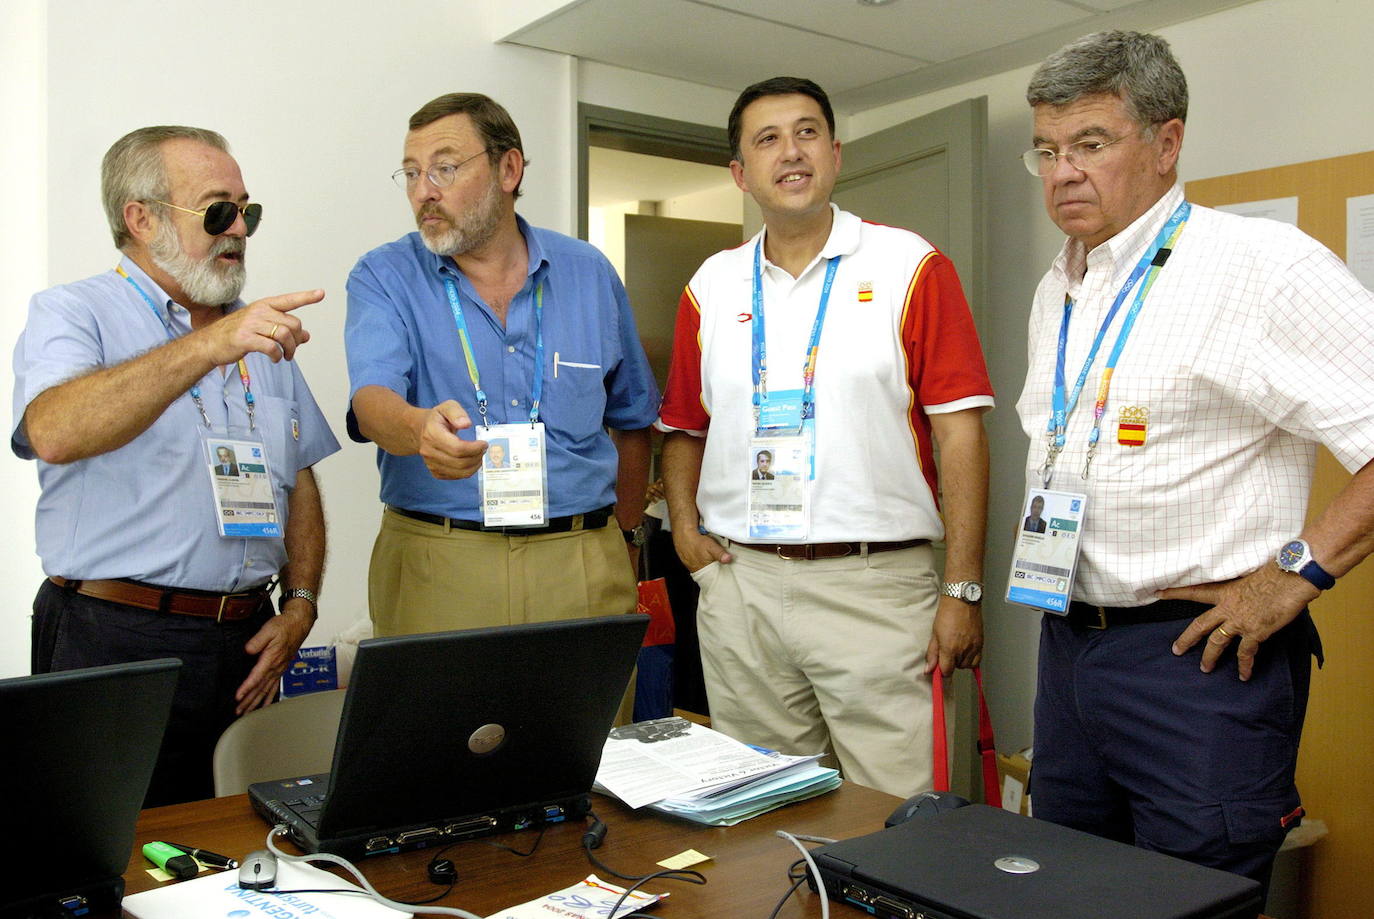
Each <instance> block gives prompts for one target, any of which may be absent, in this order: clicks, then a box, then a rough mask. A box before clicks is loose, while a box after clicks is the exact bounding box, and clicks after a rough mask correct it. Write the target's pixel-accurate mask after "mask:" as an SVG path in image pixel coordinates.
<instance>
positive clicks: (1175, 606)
mask: <svg viewBox="0 0 1374 919" xmlns="http://www.w3.org/2000/svg"><path fill="white" fill-rule="evenodd" d="M1209 609H1211V607H1210V606H1209V605H1208V604H1206V603H1197V602H1195V601H1193V600H1156V601H1155V602H1153V603H1147V604H1146V605H1144V606H1093V605H1092V604H1091V603H1080V602H1079V601H1077V600H1075V601H1074V602H1072V603H1070V604H1069V614H1068V615H1067V616H1065V617H1064V618H1065V619H1066V620H1067V621H1068V622H1069V624H1070V625H1076V626H1078V627H1079V628H1084V629H1108V628H1114V627H1116V626H1119V625H1141V624H1143V623H1146V622H1172V621H1174V620H1176V619H1195V618H1197V617H1198V616H1200V615H1202V614H1203V613H1204V612H1206V611H1207V610H1209Z"/></svg>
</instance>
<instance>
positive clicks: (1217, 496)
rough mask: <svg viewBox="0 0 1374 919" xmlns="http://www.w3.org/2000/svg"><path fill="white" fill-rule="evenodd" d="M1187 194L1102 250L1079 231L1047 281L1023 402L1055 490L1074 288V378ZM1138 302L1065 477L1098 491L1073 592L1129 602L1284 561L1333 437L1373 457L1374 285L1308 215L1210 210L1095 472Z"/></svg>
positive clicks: (1134, 366) (1165, 275)
mask: <svg viewBox="0 0 1374 919" xmlns="http://www.w3.org/2000/svg"><path fill="white" fill-rule="evenodd" d="M1182 200H1183V192H1182V190H1181V189H1180V188H1178V187H1177V186H1176V187H1175V188H1173V189H1172V190H1171V191H1170V192H1169V193H1168V194H1166V195H1165V196H1164V197H1163V198H1161V199H1160V200H1159V201H1158V202H1157V203H1156V204H1155V205H1154V206H1153V207H1152V208H1151V209H1150V210H1149V211H1147V212H1146V213H1145V214H1143V215H1142V216H1141V217H1140V218H1139V219H1138V220H1136V221H1135V222H1134V223H1133V224H1131V225H1130V226H1129V227H1127V228H1126V229H1125V230H1123V231H1122V232H1121V233H1119V234H1118V235H1117V236H1115V237H1113V238H1112V239H1110V240H1108V241H1107V242H1105V243H1103V244H1101V245H1100V246H1098V247H1096V248H1095V249H1093V250H1092V251H1091V252H1088V253H1086V258H1085V254H1084V249H1083V246H1082V245H1081V244H1080V243H1077V242H1075V241H1073V240H1070V241H1068V242H1067V243H1066V244H1065V246H1064V249H1063V251H1062V252H1061V253H1060V255H1059V257H1058V258H1057V259H1056V260H1055V262H1054V265H1053V267H1052V268H1051V269H1050V271H1049V272H1048V273H1047V274H1046V275H1045V277H1044V279H1043V280H1042V281H1041V282H1040V286H1039V288H1038V290H1037V291H1036V294H1035V304H1034V307H1033V309H1032V312H1031V319H1030V332H1029V337H1028V341H1027V345H1028V348H1029V352H1030V367H1029V371H1028V374H1027V377H1026V387H1025V390H1024V391H1023V392H1022V393H1021V398H1020V400H1019V401H1018V402H1017V406H1016V407H1017V411H1018V413H1019V414H1020V416H1021V424H1022V427H1023V428H1024V430H1025V432H1026V434H1027V435H1028V436H1029V437H1030V439H1031V447H1030V451H1029V454H1028V456H1027V458H1026V481H1027V483H1028V484H1029V485H1031V486H1033V487H1040V484H1041V478H1040V475H1039V473H1038V469H1039V467H1040V466H1041V464H1042V463H1043V462H1044V460H1045V454H1046V438H1045V430H1046V425H1047V423H1048V421H1049V416H1050V403H1051V393H1052V390H1053V385H1054V368H1055V352H1056V348H1057V344H1058V338H1059V329H1060V323H1061V319H1062V317H1063V312H1064V295H1065V293H1066V292H1067V293H1068V294H1069V295H1070V296H1071V297H1073V298H1074V308H1073V315H1072V319H1071V321H1070V324H1069V334H1068V342H1067V353H1066V359H1065V377H1066V379H1067V386H1068V388H1070V389H1071V388H1072V387H1073V383H1074V380H1075V379H1076V378H1077V376H1078V374H1079V372H1080V370H1081V368H1082V367H1083V362H1084V360H1085V358H1086V357H1087V353H1088V351H1089V348H1090V346H1091V343H1092V339H1093V337H1094V336H1095V335H1096V333H1097V331H1098V329H1099V327H1100V326H1101V323H1102V320H1103V318H1104V317H1105V315H1106V313H1107V310H1108V308H1109V307H1110V305H1111V303H1112V300H1113V299H1114V298H1115V297H1116V295H1117V292H1118V290H1120V288H1121V286H1122V284H1123V283H1124V282H1125V280H1126V278H1127V276H1128V275H1129V274H1130V271H1131V269H1132V268H1134V267H1135V265H1136V263H1137V262H1138V261H1139V260H1140V258H1141V256H1142V254H1143V253H1144V252H1145V251H1146V249H1147V248H1148V247H1149V245H1150V243H1151V242H1152V241H1153V240H1154V238H1155V236H1156V235H1157V234H1158V232H1159V230H1160V228H1161V227H1162V226H1163V225H1164V223H1165V222H1166V221H1167V220H1168V218H1169V216H1170V215H1171V214H1172V213H1173V212H1174V210H1175V208H1177V207H1178V205H1179V203H1180V202H1181V201H1182ZM1131 296H1132V297H1133V296H1134V294H1132V295H1131ZM1130 303H1131V299H1130V298H1129V297H1128V299H1127V300H1126V302H1125V303H1124V304H1123V306H1122V307H1121V309H1120V311H1119V312H1118V315H1117V316H1116V318H1115V320H1114V321H1113V324H1112V326H1111V328H1109V329H1108V331H1107V334H1106V336H1105V338H1104V340H1103V343H1102V346H1101V349H1100V350H1099V353H1098V357H1097V360H1096V362H1095V364H1094V366H1093V368H1092V372H1091V373H1090V374H1089V376H1088V380H1087V383H1086V385H1085V386H1084V388H1083V396H1082V398H1081V399H1080V400H1079V404H1078V408H1077V410H1076V411H1075V412H1074V413H1073V415H1072V416H1070V418H1069V421H1068V429H1067V432H1066V436H1067V442H1066V444H1065V446H1064V452H1063V453H1062V454H1061V455H1060V457H1059V460H1058V463H1057V465H1056V472H1055V478H1054V483H1053V485H1052V487H1053V488H1055V489H1057V490H1061V491H1081V492H1086V494H1087V495H1088V505H1087V519H1086V524H1085V531H1084V532H1085V535H1084V538H1083V542H1082V550H1081V552H1082V554H1081V556H1080V561H1079V568H1078V579H1077V582H1076V585H1075V589H1074V594H1073V598H1074V599H1075V600H1083V601H1086V602H1088V603H1095V604H1102V605H1114V606H1138V605H1142V604H1145V603H1149V602H1152V601H1153V600H1154V599H1156V598H1155V593H1156V592H1157V591H1159V590H1162V589H1165V588H1168V587H1181V586H1186V585H1190V584H1198V583H1204V582H1211V581H1218V580H1225V579H1228V578H1233V577H1237V576H1239V575H1242V574H1245V573H1247V572H1249V571H1252V570H1254V569H1255V568H1257V567H1259V566H1260V565H1262V564H1264V563H1265V562H1266V561H1267V560H1269V559H1272V558H1273V556H1274V553H1275V552H1276V551H1277V550H1278V548H1279V547H1280V546H1281V545H1282V544H1283V543H1284V542H1286V541H1287V540H1289V539H1291V538H1292V537H1293V536H1295V535H1296V534H1297V533H1298V532H1299V531H1300V530H1301V529H1302V525H1303V519H1304V515H1305V513H1306V509H1307V498H1308V492H1309V490H1310V485H1311V478H1312V469H1313V465H1314V462H1315V458H1316V444H1317V443H1321V444H1324V445H1325V446H1326V447H1327V448H1328V449H1330V450H1331V452H1332V453H1333V454H1334V455H1335V456H1336V458H1337V459H1338V460H1339V461H1340V462H1341V463H1342V464H1343V465H1344V466H1345V467H1346V468H1347V469H1349V470H1351V471H1355V470H1358V469H1359V468H1360V467H1362V466H1363V465H1364V464H1365V463H1366V462H1368V461H1369V460H1370V458H1371V457H1374V294H1371V293H1370V292H1369V291H1367V290H1365V289H1364V287H1362V286H1361V285H1360V283H1359V281H1357V280H1356V279H1355V277H1354V276H1353V275H1352V274H1351V273H1350V272H1349V270H1347V269H1346V267H1345V265H1344V264H1342V262H1341V261H1340V260H1339V259H1338V258H1336V256H1335V255H1333V254H1332V253H1331V252H1330V251H1328V250H1327V249H1326V248H1324V247H1323V246H1322V245H1321V244H1320V243H1318V242H1316V241H1315V240H1313V239H1312V238H1310V237H1308V236H1306V235H1305V234H1303V233H1302V232H1301V231H1299V230H1298V229H1296V228H1295V227H1292V226H1289V225H1288V224H1283V223H1278V222H1275V221H1272V220H1261V219H1255V218H1246V217H1238V216H1235V215H1233V214H1226V213H1222V212H1219V211H1214V210H1211V209H1209V208H1205V207H1199V206H1197V205H1193V206H1192V214H1191V216H1190V218H1189V220H1188V222H1187V225H1186V226H1185V227H1184V229H1183V233H1182V235H1181V236H1180V237H1179V239H1178V242H1177V244H1176V245H1175V248H1174V252H1173V255H1172V256H1171V257H1170V258H1169V261H1168V263H1167V264H1166V265H1165V266H1164V268H1163V269H1162V270H1161V271H1160V274H1159V277H1158V279H1157V280H1156V282H1155V285H1154V287H1153V288H1152V289H1151V291H1150V293H1149V296H1148V298H1147V299H1146V301H1145V304H1144V307H1143V309H1142V310H1141V312H1140V315H1139V318H1138V319H1137V320H1136V323H1135V328H1134V330H1133V331H1132V332H1131V334H1130V337H1129V339H1128V340H1127V344H1126V347H1125V350H1124V351H1123V353H1122V355H1121V358H1120V361H1119V363H1118V364H1117V368H1116V371H1115V373H1114V375H1113V377H1112V384H1111V391H1110V395H1109V401H1108V403H1107V408H1106V413H1105V415H1104V416H1103V420H1102V435H1101V440H1100V441H1099V443H1098V446H1097V451H1096V455H1095V457H1094V459H1093V461H1092V465H1091V468H1090V471H1089V475H1088V477H1087V479H1084V478H1083V477H1082V471H1083V467H1084V460H1085V457H1086V452H1087V443H1088V436H1089V431H1090V429H1091V427H1092V414H1093V401H1094V399H1095V396H1096V392H1097V385H1098V381H1099V380H1100V378H1101V374H1102V367H1103V365H1104V364H1105V363H1106V358H1107V355H1108V354H1109V353H1110V351H1111V348H1112V345H1113V344H1114V343H1115V341H1116V335H1117V330H1118V329H1119V327H1120V324H1121V321H1122V319H1123V318H1124V316H1125V314H1126V313H1127V311H1128V309H1129V306H1130ZM1123 423H1124V424H1125V425H1126V427H1125V428H1124V429H1123V428H1122V425H1123ZM1142 424H1143V428H1144V430H1143V442H1141V443H1137V441H1140V440H1141V439H1142V432H1141V430H1140V428H1141V425H1142Z"/></svg>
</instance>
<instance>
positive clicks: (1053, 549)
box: [1007, 488, 1088, 616]
mask: <svg viewBox="0 0 1374 919" xmlns="http://www.w3.org/2000/svg"><path fill="white" fill-rule="evenodd" d="M1087 506H1088V496H1087V495H1082V494H1077V493H1074V492H1067V491H1049V490H1046V489H1040V488H1032V489H1030V490H1029V491H1027V492H1026V500H1025V503H1024V504H1023V505H1022V509H1021V513H1022V517H1021V521H1020V523H1019V524H1018V526H1017V528H1016V545H1015V547H1014V548H1013V550H1012V555H1011V577H1010V579H1009V582H1008V584H1007V601H1008V602H1009V603H1017V604H1020V605H1021V606H1029V607H1031V608H1033V609H1038V610H1042V611H1044V612H1047V613H1054V614H1055V615H1057V616H1063V615H1065V614H1066V613H1067V612H1068V611H1069V599H1070V597H1071V596H1072V595H1073V580H1074V576H1075V575H1076V574H1077V572H1078V550H1079V548H1080V547H1081V545H1082V539H1083V522H1084V517H1085V513H1086V511H1087Z"/></svg>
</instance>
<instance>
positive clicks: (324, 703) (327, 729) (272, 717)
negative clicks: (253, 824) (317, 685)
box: [214, 689, 347, 798]
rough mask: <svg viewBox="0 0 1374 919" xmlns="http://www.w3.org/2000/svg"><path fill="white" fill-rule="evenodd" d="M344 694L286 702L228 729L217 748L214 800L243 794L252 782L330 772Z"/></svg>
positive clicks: (341, 691)
mask: <svg viewBox="0 0 1374 919" xmlns="http://www.w3.org/2000/svg"><path fill="white" fill-rule="evenodd" d="M346 692H347V690H344V689H335V690H331V691H329V692H312V693H307V694H306V695H303V696H298V697H296V698H294V699H283V700H281V701H280V702H275V703H273V704H271V705H268V706H266V707H264V708H260V709H258V710H257V711H253V712H249V713H248V714H246V715H244V716H243V717H242V718H239V719H238V720H237V721H235V722H234V723H233V724H231V725H229V727H228V728H226V729H225V731H224V733H223V734H221V735H220V738H219V742H218V743H216V744H215V756H214V773H215V796H216V797H219V798H223V797H225V796H226V795H237V794H242V793H243V792H245V791H247V790H248V786H249V785H250V784H252V783H253V782H270V781H273V780H275V779H284V778H288V777H290V776H295V775H312V774H314V773H317V772H328V771H329V769H330V766H332V765H333V762H334V740H335V738H336V737H337V736H338V733H339V718H340V717H341V716H342V714H343V702H344V694H345V693H346Z"/></svg>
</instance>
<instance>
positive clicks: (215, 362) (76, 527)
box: [10, 126, 339, 806]
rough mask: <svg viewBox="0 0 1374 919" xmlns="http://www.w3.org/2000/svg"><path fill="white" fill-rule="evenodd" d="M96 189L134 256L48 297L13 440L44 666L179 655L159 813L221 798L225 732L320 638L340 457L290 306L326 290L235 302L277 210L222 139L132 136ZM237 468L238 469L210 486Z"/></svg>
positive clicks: (31, 344)
mask: <svg viewBox="0 0 1374 919" xmlns="http://www.w3.org/2000/svg"><path fill="white" fill-rule="evenodd" d="M101 193H102V197H103V200H104V204H105V214H106V218H107V219H108V221H109V224H110V231H111V233H112V234H113V236H114V241H115V245H116V246H117V247H118V248H119V249H120V251H121V253H122V257H121V258H120V261H119V264H118V265H117V266H116V267H115V268H114V270H112V271H107V272H105V273H103V274H100V275H96V276H95V277H93V278H87V279H86V280H84V281H77V282H76V283H73V284H65V285H61V286H58V287H54V288H52V289H51V290H46V291H43V292H42V293H39V294H36V295H35V296H34V298H33V300H32V302H31V303H30V306H29V317H28V323H27V325H26V326H25V328H24V331H23V333H22V334H21V336H20V338H19V342H18V344H17V346H16V347H15V352H14V368H15V389H14V419H15V424H14V429H13V430H12V432H11V440H10V446H11V449H13V450H14V452H15V454H16V455H18V456H20V457H21V458H24V459H37V461H38V479H39V484H40V485H41V487H42V496H41V497H40V498H39V502H38V518H37V537H38V553H39V555H40V556H41V557H42V560H43V570H44V572H45V573H46V574H48V575H49V577H48V578H47V580H45V581H44V582H43V584H42V586H41V587H40V588H39V591H38V596H37V598H36V599H35V601H34V615H33V651H32V656H33V671H34V672H35V673H42V672H48V671H53V670H68V669H73V668H77V667H91V666H97V665H102V664H115V663H123V662H127V661H136V660H150V659H153V658H159V657H177V658H180V659H181V660H182V662H183V664H184V666H183V668H182V671H181V677H180V679H179V680H178V683H177V689H176V696H175V700H174V703H173V711H172V719H171V722H170V724H169V725H168V728H167V733H166V736H165V739H164V741H163V744H162V749H161V751H160V753H159V756H158V762H157V766H156V768H155V770H154V773H153V780H152V784H151V787H150V788H149V789H148V794H147V796H146V798H145V806H154V805H161V804H172V803H175V802H179V801H191V800H197V799H201V798H208V797H210V796H211V795H212V794H213V793H214V785H213V781H212V778H211V771H210V761H211V755H212V753H213V751H214V747H215V741H216V740H217V739H218V738H219V735H220V733H221V732H222V731H223V730H224V728H225V727H227V726H228V724H229V723H230V722H231V721H233V720H234V718H235V717H237V716H238V715H241V714H243V713H245V712H248V711H251V710H253V709H255V708H258V707H260V706H262V705H265V704H267V703H269V702H271V701H272V700H273V699H274V698H275V696H276V693H277V687H278V685H279V683H278V679H279V677H280V676H281V674H282V672H283V671H284V670H285V669H286V667H287V665H288V664H289V663H290V662H291V659H292V657H293V656H294V655H295V653H296V650H297V649H298V648H299V647H300V645H301V642H302V641H304V640H305V637H306V635H307V634H308V633H309V632H310V629H311V626H312V625H313V624H314V622H315V617H316V612H317V610H316V594H317V592H318V591H319V587H320V577H321V574H322V572H323V568H324V553H325V533H324V516H323V512H322V510H321V506H320V494H319V489H318V487H317V484H316V482H315V477H314V474H313V472H312V471H311V467H312V466H313V465H314V464H315V463H317V462H318V461H319V460H321V459H323V458H324V457H326V456H328V455H329V454H331V453H333V452H335V451H336V450H338V448H339V445H338V442H337V441H336V440H335V439H334V436H333V434H331V433H330V430H329V426H328V424H327V423H326V422H325V420H324V417H323V415H322V414H321V413H320V410H319V408H318V407H317V406H316V405H315V400H314V398H313V397H312V396H311V394H310V390H309V388H308V387H307V386H306V384H305V379H304V378H303V377H302V376H301V373H300V370H299V368H298V367H297V366H296V364H295V362H294V361H292V360H291V358H292V357H293V356H294V355H295V353H296V349H297V347H299V346H300V345H302V344H304V343H305V342H306V341H308V340H309V339H310V336H309V334H308V333H307V332H306V331H305V328H304V326H302V324H301V321H300V319H299V318H297V316H296V315H295V313H294V312H293V311H294V310H295V309H296V308H298V307H300V306H304V305H306V304H310V303H315V302H317V301H319V300H320V299H321V298H323V296H324V291H322V290H313V291H301V292H297V293H291V294H282V295H279V296H275V297H267V298H265V299H262V300H257V301H255V302H253V303H250V304H247V305H245V304H244V303H243V301H242V300H240V299H239V292H240V290H242V288H243V284H244V279H245V273H244V253H245V248H246V239H247V237H249V236H251V235H252V234H253V232H254V231H255V230H256V229H257V227H258V223H259V221H260V220H261V218H262V206H261V205H260V204H257V203H249V202H248V192H247V190H246V189H245V187H244V184H243V177H242V175H241V174H240V173H239V168H238V164H237V163H236V162H235V161H234V159H233V157H232V156H230V155H229V149H228V145H227V144H226V143H225V140H224V138H223V137H221V136H220V135H219V134H216V133H215V132H213V131H207V130H204V129H201V128H190V127H181V126H161V127H149V128H140V129H138V130H136V131H133V132H132V133H130V134H127V135H126V136H124V137H122V138H120V139H119V140H118V141H116V142H115V144H114V146H112V147H111V148H110V150H109V151H108V152H107V153H106V154H105V159H104V162H103V165H102V169H101ZM222 455H228V456H232V457H235V458H236V460H237V463H236V465H235V474H234V475H233V476H223V475H220V476H216V475H215V470H216V469H217V468H219V464H220V457H221V456H222ZM277 583H280V584H281V587H282V594H281V603H280V613H279V614H278V615H274V613H273V609H272V601H271V597H270V591H271V589H272V587H273V586H274V585H276V584H277Z"/></svg>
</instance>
